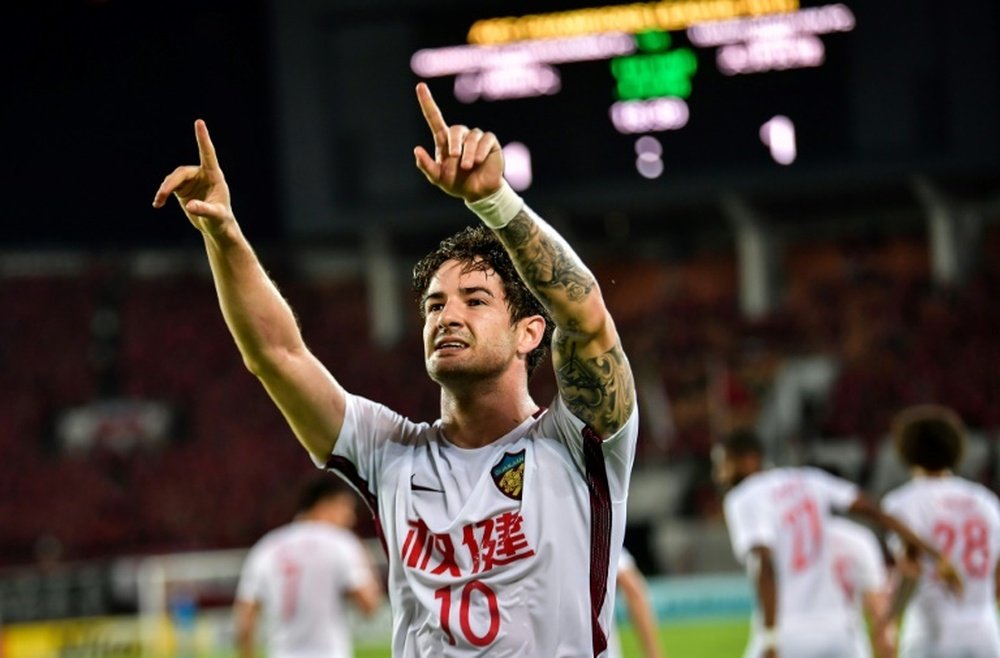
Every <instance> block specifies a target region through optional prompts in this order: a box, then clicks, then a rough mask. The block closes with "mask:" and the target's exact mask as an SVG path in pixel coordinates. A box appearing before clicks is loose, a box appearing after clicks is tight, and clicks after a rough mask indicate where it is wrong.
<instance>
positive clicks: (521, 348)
mask: <svg viewBox="0 0 1000 658" xmlns="http://www.w3.org/2000/svg"><path fill="white" fill-rule="evenodd" d="M517 327H518V332H519V336H518V346H517V348H518V352H520V353H521V354H528V353H529V352H531V350H533V349H535V348H536V347H538V345H539V344H540V343H541V342H542V337H543V336H544V335H545V318H543V317H542V316H540V315H529V316H528V317H526V318H521V319H520V320H518V321H517Z"/></svg>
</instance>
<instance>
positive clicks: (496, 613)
mask: <svg viewBox="0 0 1000 658" xmlns="http://www.w3.org/2000/svg"><path fill="white" fill-rule="evenodd" d="M451 590H452V588H451V586H450V585H446V586H444V587H439V588H438V589H436V590H434V598H435V599H437V600H438V601H440V602H441V630H442V631H444V634H445V635H447V636H448V644H455V636H454V635H452V632H451ZM473 594H479V595H480V596H482V597H483V598H484V599H485V600H486V607H487V609H488V610H489V613H490V625H489V627H488V628H487V629H486V632H485V633H482V634H479V633H477V632H476V630H475V629H474V628H472V620H471V608H472V595H473ZM458 623H459V627H460V628H461V629H462V635H464V636H465V639H466V640H468V642H469V644H471V645H473V646H476V647H485V646H489V645H490V644H492V643H493V640H495V639H496V638H497V635H498V634H499V633H500V606H499V604H498V603H497V595H496V593H495V592H494V591H493V590H492V589H490V588H489V586H488V585H486V583H484V582H483V581H481V580H470V581H469V582H468V583H466V584H465V587H463V588H462V596H461V599H460V600H459V605H458Z"/></svg>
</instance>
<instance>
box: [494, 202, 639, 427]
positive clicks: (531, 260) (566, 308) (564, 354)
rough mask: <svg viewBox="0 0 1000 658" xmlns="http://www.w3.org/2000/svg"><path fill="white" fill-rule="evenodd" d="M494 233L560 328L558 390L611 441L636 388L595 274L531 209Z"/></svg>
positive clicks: (555, 343) (555, 356)
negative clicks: (610, 437) (610, 438)
mask: <svg viewBox="0 0 1000 658" xmlns="http://www.w3.org/2000/svg"><path fill="white" fill-rule="evenodd" d="M496 233H497V236H498V237H499V238H500V241H501V242H502V243H503V244H504V246H505V247H506V248H507V251H508V252H509V253H510V256H511V259H512V260H513V261H514V265H515V267H517V270H518V272H519V273H520V275H521V278H522V279H523V280H524V282H525V283H526V284H527V285H528V287H529V288H530V289H531V291H532V292H533V293H534V294H535V296H536V297H537V298H538V299H539V301H540V302H541V303H542V305H543V306H545V308H546V310H548V312H549V314H550V315H551V316H552V319H553V321H554V322H555V325H556V327H555V331H554V332H553V335H552V361H553V365H554V367H555V373H556V381H557V383H558V386H559V392H560V393H561V394H562V397H563V399H564V400H565V401H566V404H567V406H568V407H569V409H570V411H572V412H573V414H574V415H576V416H577V417H578V418H580V420H583V421H584V422H586V423H587V424H588V425H590V426H591V427H592V428H593V429H594V430H595V431H596V432H597V433H598V435H600V436H601V438H607V437H608V436H611V435H612V434H614V433H615V432H617V431H618V430H619V429H620V428H621V427H622V425H624V424H625V421H627V420H628V418H629V416H630V415H631V413H632V408H633V406H634V405H635V382H634V380H633V378H632V370H631V368H629V364H628V360H627V359H626V358H625V352H624V350H623V349H622V345H621V342H620V340H619V338H618V332H617V330H616V329H615V324H614V321H613V320H612V319H611V314H610V313H609V312H608V309H607V307H606V306H605V304H604V298H603V297H602V295H601V291H600V288H599V287H598V285H597V281H596V280H595V279H594V275H593V274H591V272H590V270H589V269H587V266H586V265H584V264H583V262H582V261H581V260H580V258H579V256H577V254H576V253H575V252H574V251H573V249H572V248H571V247H570V246H569V244H568V243H567V242H566V241H565V240H564V239H563V238H562V236H560V235H559V234H558V233H557V232H556V231H555V229H553V228H552V227H551V226H550V225H549V224H548V223H547V222H545V221H544V220H543V219H542V218H541V217H539V216H538V215H536V214H535V213H534V212H533V211H532V210H531V209H530V208H528V207H527V206H523V207H522V209H521V210H520V211H519V212H518V213H517V214H516V215H515V216H514V219H512V220H511V221H510V223H509V224H507V225H506V226H505V227H503V228H500V229H498V230H497V232H496Z"/></svg>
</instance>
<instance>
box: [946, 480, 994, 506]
mask: <svg viewBox="0 0 1000 658" xmlns="http://www.w3.org/2000/svg"><path fill="white" fill-rule="evenodd" d="M949 481H950V482H951V483H952V486H953V487H954V488H955V489H956V490H958V491H962V492H963V493H965V494H966V495H968V496H970V497H972V498H975V499H977V500H979V501H980V502H981V503H982V504H984V505H986V506H987V507H991V508H993V509H994V510H998V511H1000V497H998V496H997V494H996V493H995V492H994V491H993V490H991V489H990V488H989V487H987V486H985V485H983V484H981V483H979V482H973V481H972V480H968V479H966V478H963V477H958V476H955V477H952V478H949Z"/></svg>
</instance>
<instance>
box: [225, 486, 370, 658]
mask: <svg viewBox="0 0 1000 658" xmlns="http://www.w3.org/2000/svg"><path fill="white" fill-rule="evenodd" d="M357 503H358V498H357V494H355V493H354V491H353V490H352V489H351V487H350V485H348V484H347V483H346V482H344V481H343V480H342V479H341V478H339V477H335V476H331V475H325V476H323V477H321V478H316V479H314V480H312V481H310V482H308V483H307V484H306V486H305V487H304V488H303V491H302V494H301V496H300V501H299V508H298V514H297V515H296V517H295V520H294V521H292V522H291V523H289V524H288V525H285V526H282V527H280V528H277V529H275V530H272V531H271V532H269V533H267V534H266V535H264V537H262V538H261V539H260V541H258V542H257V543H256V544H255V545H254V547H253V548H252V549H250V552H249V553H248V554H247V559H246V562H245V563H244V564H243V571H242V574H241V575H240V582H239V586H238V587H237V591H236V605H235V610H234V616H235V626H236V641H237V648H238V650H239V658H253V656H255V655H256V642H257V633H258V622H259V620H260V619H261V617H263V619H264V621H265V624H264V629H265V635H266V637H267V647H268V653H267V655H268V656H270V658H349V657H350V656H352V655H354V654H353V650H352V646H351V635H350V631H349V629H348V626H347V614H348V613H347V606H348V605H351V604H353V605H354V606H355V608H356V609H357V610H359V611H361V612H362V613H363V614H365V615H370V614H372V613H374V612H375V611H376V610H377V609H378V607H379V604H380V603H381V600H382V591H381V587H380V585H379V583H378V580H377V578H376V577H375V574H374V572H373V570H372V566H371V563H370V560H369V559H368V555H367V554H366V553H365V549H364V546H362V545H361V542H360V541H359V540H358V538H357V537H356V536H355V535H354V533H353V532H352V531H351V528H352V527H354V522H355V520H356V518H357V516H356V514H357V512H356V507H357Z"/></svg>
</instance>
